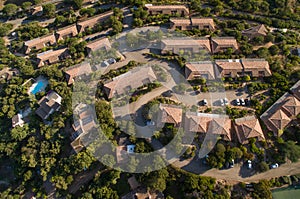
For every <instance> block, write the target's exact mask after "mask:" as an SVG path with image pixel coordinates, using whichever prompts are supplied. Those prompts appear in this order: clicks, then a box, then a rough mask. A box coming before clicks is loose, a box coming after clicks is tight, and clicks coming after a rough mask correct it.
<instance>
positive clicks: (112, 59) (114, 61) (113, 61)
mask: <svg viewBox="0 0 300 199" xmlns="http://www.w3.org/2000/svg"><path fill="white" fill-rule="evenodd" d="M107 62H108V63H109V64H114V63H116V62H117V61H116V60H115V59H114V58H110V59H108V60H107Z"/></svg>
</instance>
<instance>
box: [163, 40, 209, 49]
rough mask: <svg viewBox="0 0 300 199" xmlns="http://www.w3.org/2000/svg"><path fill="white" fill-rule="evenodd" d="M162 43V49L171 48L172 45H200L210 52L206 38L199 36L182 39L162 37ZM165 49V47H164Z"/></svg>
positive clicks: (186, 46) (187, 46)
mask: <svg viewBox="0 0 300 199" xmlns="http://www.w3.org/2000/svg"><path fill="white" fill-rule="evenodd" d="M161 42H162V44H163V46H164V48H163V50H164V49H165V48H172V47H177V48H180V47H182V48H189V47H198V48H199V47H201V48H203V49H205V50H207V51H209V52H211V48H210V42H209V39H208V38H200V39H183V38H178V39H163V40H162V41H161ZM166 50H167V49H166Z"/></svg>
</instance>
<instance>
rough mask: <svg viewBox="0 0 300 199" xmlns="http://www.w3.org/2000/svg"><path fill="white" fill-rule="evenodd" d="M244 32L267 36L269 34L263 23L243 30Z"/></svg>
mask: <svg viewBox="0 0 300 199" xmlns="http://www.w3.org/2000/svg"><path fill="white" fill-rule="evenodd" d="M242 34H245V35H250V36H251V35H255V36H257V35H262V36H266V35H267V34H268V30H267V29H266V27H265V26H264V25H263V24H260V25H258V26H254V27H251V28H249V29H246V30H243V31H242Z"/></svg>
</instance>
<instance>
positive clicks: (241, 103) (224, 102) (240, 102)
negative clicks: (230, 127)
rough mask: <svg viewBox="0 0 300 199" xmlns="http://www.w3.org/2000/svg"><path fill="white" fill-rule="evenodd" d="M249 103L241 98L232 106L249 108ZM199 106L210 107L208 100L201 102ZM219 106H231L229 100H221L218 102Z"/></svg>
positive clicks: (234, 101)
mask: <svg viewBox="0 0 300 199" xmlns="http://www.w3.org/2000/svg"><path fill="white" fill-rule="evenodd" d="M249 103H250V102H249V100H248V99H244V98H240V99H235V100H233V103H232V104H234V105H236V106H248V105H249ZM199 104H200V105H202V106H207V105H208V102H207V99H203V100H202V101H200V102H199ZM218 105H220V106H228V105H229V100H228V99H227V98H224V99H220V100H219V101H218Z"/></svg>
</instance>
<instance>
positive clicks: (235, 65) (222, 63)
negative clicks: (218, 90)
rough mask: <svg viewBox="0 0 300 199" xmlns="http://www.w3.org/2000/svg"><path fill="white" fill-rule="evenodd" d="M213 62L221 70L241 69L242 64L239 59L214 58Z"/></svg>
mask: <svg viewBox="0 0 300 199" xmlns="http://www.w3.org/2000/svg"><path fill="white" fill-rule="evenodd" d="M215 62H216V64H217V66H218V67H219V68H221V69H222V70H243V65H242V63H241V62H240V60H239V59H228V60H216V61H215Z"/></svg>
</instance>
